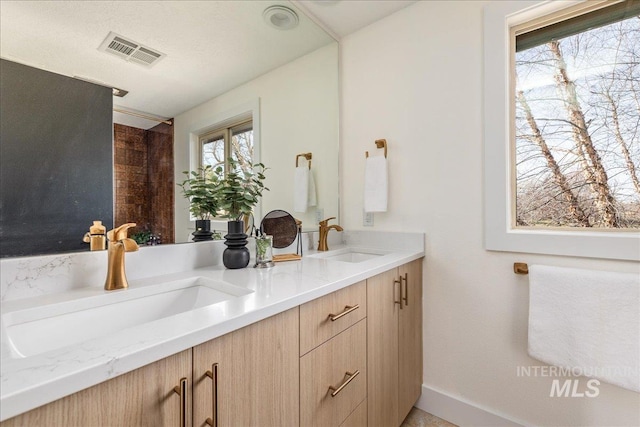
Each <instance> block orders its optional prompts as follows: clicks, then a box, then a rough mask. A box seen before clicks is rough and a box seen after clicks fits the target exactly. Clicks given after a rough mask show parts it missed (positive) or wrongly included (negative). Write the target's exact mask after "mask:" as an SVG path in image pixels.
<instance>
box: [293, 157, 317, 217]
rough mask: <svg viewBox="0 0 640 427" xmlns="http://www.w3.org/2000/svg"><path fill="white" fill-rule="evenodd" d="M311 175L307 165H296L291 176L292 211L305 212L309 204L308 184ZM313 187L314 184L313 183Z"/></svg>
mask: <svg viewBox="0 0 640 427" xmlns="http://www.w3.org/2000/svg"><path fill="white" fill-rule="evenodd" d="M310 175H311V173H310V171H309V168H308V167H307V166H298V167H296V170H295V174H294V177H293V211H294V212H306V211H307V206H308V204H309V186H310V185H311V184H310V182H309V181H310V179H309V176H310ZM314 187H315V184H314Z"/></svg>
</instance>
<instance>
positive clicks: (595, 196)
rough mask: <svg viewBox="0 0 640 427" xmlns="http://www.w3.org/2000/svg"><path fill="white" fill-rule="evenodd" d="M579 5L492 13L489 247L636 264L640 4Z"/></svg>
mask: <svg viewBox="0 0 640 427" xmlns="http://www.w3.org/2000/svg"><path fill="white" fill-rule="evenodd" d="M575 3H576V2H574V3H573V4H575ZM577 3H578V5H577V6H573V7H571V8H567V3H565V2H540V3H538V4H534V3H532V2H517V1H506V2H492V3H491V4H489V5H488V6H487V7H486V8H485V29H484V32H485V34H484V67H485V70H484V80H485V86H484V90H485V93H484V112H485V119H484V120H485V247H486V248H487V249H489V250H503V251H513V252H530V253H544V254H558V255H573V256H587V257H599V258H613V259H632V260H639V259H640V239H639V238H640V233H638V229H639V228H640V188H638V187H637V186H636V183H637V182H638V172H640V171H638V168H639V167H640V164H639V163H640V140H639V139H638V138H639V137H640V119H639V117H640V103H639V99H640V64H639V58H640V43H638V42H637V40H638V39H639V38H640V18H639V17H638V14H639V13H640V9H639V8H638V6H639V5H638V2H635V1H624V2H601V1H591V2H577ZM569 4H571V3H569Z"/></svg>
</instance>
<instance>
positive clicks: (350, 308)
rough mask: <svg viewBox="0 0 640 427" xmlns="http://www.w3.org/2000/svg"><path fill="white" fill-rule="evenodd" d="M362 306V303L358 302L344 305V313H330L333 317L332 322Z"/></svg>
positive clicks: (330, 317)
mask: <svg viewBox="0 0 640 427" xmlns="http://www.w3.org/2000/svg"><path fill="white" fill-rule="evenodd" d="M359 308H360V304H356V305H345V306H344V310H343V311H342V313H340V314H330V315H329V319H331V321H332V322H335V321H336V320H338V319H339V318H341V317H342V316H346V315H347V314H349V313H351V312H352V311H354V310H357V309H359Z"/></svg>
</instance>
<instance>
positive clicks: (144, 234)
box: [131, 230, 160, 245]
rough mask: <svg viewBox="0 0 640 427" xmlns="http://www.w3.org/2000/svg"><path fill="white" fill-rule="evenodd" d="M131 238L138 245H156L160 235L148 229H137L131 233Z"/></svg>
mask: <svg viewBox="0 0 640 427" xmlns="http://www.w3.org/2000/svg"><path fill="white" fill-rule="evenodd" d="M131 238H132V239H133V240H135V241H136V243H137V244H139V245H157V244H159V243H160V237H159V236H156V235H155V234H153V233H152V232H151V231H149V230H144V231H138V232H137V233H134V234H132V235H131Z"/></svg>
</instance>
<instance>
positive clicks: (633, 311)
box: [529, 265, 640, 392]
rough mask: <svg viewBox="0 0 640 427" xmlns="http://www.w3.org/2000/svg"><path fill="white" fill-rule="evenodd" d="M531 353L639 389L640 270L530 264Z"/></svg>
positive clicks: (546, 360)
mask: <svg viewBox="0 0 640 427" xmlns="http://www.w3.org/2000/svg"><path fill="white" fill-rule="evenodd" d="M529 283H530V286H529V355H530V356H531V357H533V358H535V359H538V360H541V361H543V362H545V363H548V364H551V365H556V366H560V367H563V368H568V369H571V370H572V371H571V374H572V375H585V376H588V377H593V378H598V379H600V380H602V381H605V382H608V383H611V384H615V385H617V386H620V387H623V388H626V389H629V390H633V391H637V392H640V374H639V372H640V371H639V369H640V275H638V274H632V273H613V272H603V271H592V270H580V269H574V268H560V267H549V266H541V265H532V266H530V267H529Z"/></svg>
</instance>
